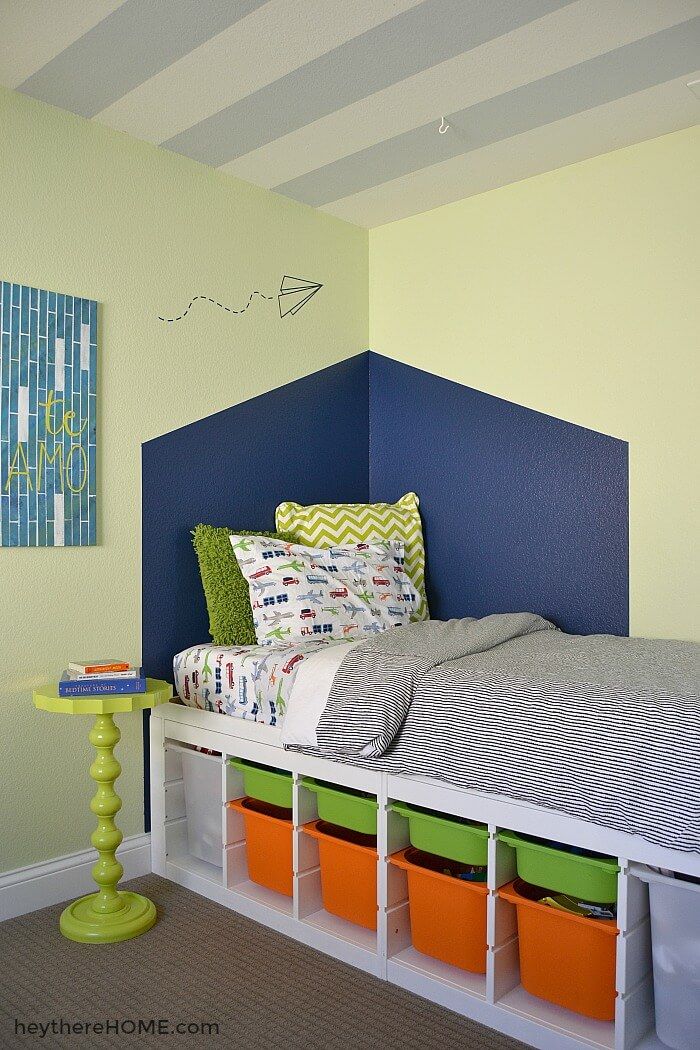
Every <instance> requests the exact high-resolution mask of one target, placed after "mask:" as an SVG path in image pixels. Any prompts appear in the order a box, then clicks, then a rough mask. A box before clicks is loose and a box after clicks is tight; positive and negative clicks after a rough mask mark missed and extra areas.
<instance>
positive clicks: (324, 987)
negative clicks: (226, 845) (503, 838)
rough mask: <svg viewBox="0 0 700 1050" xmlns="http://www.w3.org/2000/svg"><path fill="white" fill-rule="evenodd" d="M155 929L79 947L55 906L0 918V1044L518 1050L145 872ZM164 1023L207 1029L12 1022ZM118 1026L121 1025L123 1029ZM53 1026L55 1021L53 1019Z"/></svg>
mask: <svg viewBox="0 0 700 1050" xmlns="http://www.w3.org/2000/svg"><path fill="white" fill-rule="evenodd" d="M129 885H130V886H131V887H132V888H134V889H138V890H140V891H141V892H142V893H146V894H147V895H148V896H149V897H151V898H152V900H154V901H155V903H156V904H157V906H158V911H159V919H158V922H157V924H156V926H155V927H154V928H153V929H152V930H151V931H150V932H149V933H147V934H145V935H144V936H142V937H137V938H136V939H135V940H133V941H125V942H124V943H122V944H112V945H80V944H73V943H72V942H71V941H66V940H65V939H64V938H63V937H62V936H61V935H60V933H59V931H58V916H59V914H60V912H61V910H62V906H61V905H58V906H56V907H53V908H46V909H44V910H43V911H37V912H32V913H31V914H29V915H24V916H21V917H20V918H18V919H10V920H9V921H8V922H4V923H0V1046H2V1047H3V1048H4V1047H23V1046H34V1047H46V1048H49V1047H71V1048H80V1050H82V1048H90V1050H92V1048H93V1047H94V1048H96V1050H97V1048H100V1047H120V1048H124V1047H132V1046H141V1047H144V1050H146V1048H148V1047H149V1046H152V1047H156V1046H158V1047H186V1046H196V1047H218V1046H222V1047H223V1046H225V1047H236V1048H239V1050H258V1048H259V1050H274V1048H277V1047H279V1048H280V1050H281V1048H285V1050H384V1048H387V1050H388V1048H391V1050H519V1048H522V1044H521V1043H518V1042H516V1041H515V1040H512V1039H509V1038H507V1037H506V1036H502V1035H500V1034H498V1033H496V1032H492V1031H491V1030H490V1029H486V1028H483V1027H482V1026H481V1025H477V1024H474V1023H473V1022H470V1021H467V1020H465V1019H463V1018H460V1017H458V1016H457V1015H456V1014H453V1013H450V1012H449V1011H448V1010H443V1009H442V1008H441V1007H438V1006H435V1005H433V1004H432V1003H428V1002H426V1001H425V1000H422V999H419V998H417V997H415V996H413V995H410V994H409V993H408V992H404V991H402V990H401V989H399V988H394V987H392V986H391V985H389V984H387V983H386V982H385V981H380V980H377V979H376V978H374V977H370V976H369V975H367V974H364V973H361V972H360V971H359V970H355V969H353V968H352V967H350V966H346V965H345V964H344V963H339V962H336V960H334V959H331V958H329V957H328V956H325V955H321V954H320V953H318V952H316V951H313V950H312V949H311V948H306V947H305V946H304V945H301V944H297V943H296V942H295V941H292V940H290V939H288V938H287V937H283V936H282V935H281V934H278V933H274V932H273V931H272V930H268V929H266V928H265V927H263V926H259V925H257V923H254V922H251V921H250V920H248V919H244V918H242V917H240V916H238V915H235V914H234V913H233V912H230V911H228V910H227V909H226V908H223V907H220V906H219V905H218V904H214V903H212V902H211V901H208V900H205V899H204V898H202V897H198V896H197V895H196V894H194V893H190V892H189V891H188V890H184V889H182V888H181V887H179V886H175V885H174V884H173V883H171V882H168V881H166V880H165V879H160V878H158V877H157V876H155V875H149V876H147V877H145V878H142V879H136V880H134V881H133V882H132V883H130V884H129ZM61 1019H63V1021H64V1022H70V1023H73V1024H74V1023H76V1022H91V1023H92V1024H94V1023H95V1022H106V1021H117V1020H118V1021H122V1022H124V1021H127V1022H128V1021H137V1022H138V1020H139V1019H142V1020H145V1021H150V1020H151V1019H154V1020H155V1021H156V1026H157V1025H158V1022H159V1021H160V1020H161V1019H162V1020H163V1021H164V1022H165V1026H166V1029H167V1031H168V1033H170V1032H171V1031H172V1029H174V1027H175V1026H176V1025H178V1024H184V1025H185V1026H187V1025H188V1024H191V1025H195V1026H196V1025H198V1024H199V1023H200V1022H207V1023H210V1024H214V1025H218V1034H216V1033H215V1031H214V1033H210V1034H208V1033H207V1032H206V1031H205V1032H200V1033H195V1031H194V1030H193V1031H192V1032H191V1034H187V1033H186V1032H185V1033H183V1034H177V1033H173V1034H167V1035H165V1036H162V1035H160V1036H159V1035H157V1034H142V1035H137V1034H129V1033H128V1032H126V1033H123V1034H119V1035H117V1034H115V1033H113V1032H112V1033H102V1034H100V1033H99V1032H97V1033H96V1032H94V1031H92V1030H91V1031H89V1032H88V1033H87V1034H79V1033H78V1034H68V1033H67V1032H64V1034H60V1032H59V1033H58V1034H53V1033H52V1032H51V1030H50V1029H49V1030H48V1031H47V1034H46V1035H45V1036H44V1037H43V1038H42V1037H40V1035H39V1034H38V1033H37V1034H31V1033H30V1032H29V1031H27V1032H26V1034H23V1032H22V1028H21V1027H19V1026H20V1025H25V1026H26V1025H28V1024H30V1023H31V1022H34V1023H43V1024H46V1023H47V1022H51V1021H55V1022H56V1025H57V1026H58V1024H59V1023H60V1021H61ZM126 1027H127V1028H128V1027H129V1026H128V1025H127V1026H126ZM64 1028H65V1025H64Z"/></svg>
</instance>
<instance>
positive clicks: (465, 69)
mask: <svg viewBox="0 0 700 1050" xmlns="http://www.w3.org/2000/svg"><path fill="white" fill-rule="evenodd" d="M697 11H698V3H697V0H666V2H665V3H663V4H659V3H658V0H616V3H614V4H611V3H610V0H579V2H578V3H576V4H573V5H571V6H570V7H565V8H562V9H561V10H560V11H555V12H553V13H552V14H550V15H546V16H545V17H543V18H540V19H538V20H537V21H535V22H532V23H529V24H528V25H525V26H522V27H521V28H519V29H516V30H514V31H513V32H511V33H508V34H506V35H505V36H502V37H499V38H497V39H495V40H491V41H488V42H487V43H486V44H483V45H481V46H480V47H478V48H475V49H474V50H473V51H470V52H467V53H465V54H463V55H459V56H458V57H457V58H454V59H450V60H449V61H447V62H443V63H441V64H440V65H438V66H433V67H432V68H431V69H428V70H425V71H424V72H422V73H418V74H416V76H413V77H409V78H407V79H406V80H403V81H401V83H399V84H395V85H392V86H391V87H389V88H386V89H385V90H383V91H379V92H377V93H376V94H374V95H371V96H369V97H368V98H366V99H362V100H360V101H359V102H357V103H354V104H353V105H351V106H347V107H346V108H344V109H341V110H338V111H336V112H335V113H331V114H329V115H328V116H327V117H323V118H322V119H321V120H317V121H315V122H314V123H313V124H308V125H306V127H303V128H300V129H299V130H298V131H294V132H292V133H290V134H289V135H285V136H283V137H282V138H279V139H276V140H275V141H274V142H271V143H269V144H267V145H266V146H263V147H261V148H260V149H258V150H254V151H253V152H252V153H249V154H247V155H246V156H245V157H239V158H238V159H236V160H234V161H231V162H230V163H228V164H225V165H223V168H222V170H224V171H227V172H230V173H231V174H233V175H236V176H238V177H239V178H242V179H247V180H248V181H250V182H254V183H256V184H257V185H260V186H265V187H267V188H270V187H272V186H278V185H281V184H282V183H284V182H287V181H289V180H290V179H293V178H297V177H298V176H300V175H304V174H306V173H307V172H310V171H314V170H316V169H317V168H320V167H323V166H324V165H326V164H330V163H332V162H333V161H336V160H339V159H341V158H343V157H346V156H349V155H351V154H353V153H356V152H358V151H359V150H362V149H365V148H367V147H368V146H372V145H375V144H376V143H378V142H384V141H385V140H386V139H388V138H392V137H394V136H395V135H399V134H401V133H402V132H405V131H410V130H412V129H413V128H416V127H420V126H421V125H423V124H425V123H426V122H428V121H430V120H431V119H433V118H435V119H437V118H438V117H439V115H440V114H441V113H450V112H454V111H457V110H460V109H463V108H466V107H467V106H471V105H474V104H476V103H478V102H481V101H483V100H485V99H489V98H495V97H496V96H497V95H499V94H502V93H504V92H506V91H510V90H512V89H513V88H517V87H520V86H522V85H524V84H529V83H532V82H533V81H535V80H539V79H541V78H542V77H545V76H548V75H550V74H552V73H556V72H559V71H560V70H564V69H568V68H569V67H570V66H573V65H576V64H578V63H580V62H584V61H586V60H587V59H590V58H594V57H595V56H597V55H600V54H603V53H605V52H608V51H612V50H614V49H616V48H618V47H622V46H624V45H625V44H629V43H633V42H634V41H636V40H641V39H642V38H643V37H646V36H649V35H651V34H652V33H656V32H659V31H660V30H663V29H666V28H668V27H669V26H673V25H678V24H679V23H681V22H683V21H685V20H686V19H688V18H691V17H692V16H693V15H694V14H697Z"/></svg>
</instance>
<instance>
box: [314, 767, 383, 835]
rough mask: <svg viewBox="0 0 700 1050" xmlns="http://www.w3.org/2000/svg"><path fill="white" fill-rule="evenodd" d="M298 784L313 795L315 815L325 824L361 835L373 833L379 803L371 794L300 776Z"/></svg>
mask: <svg viewBox="0 0 700 1050" xmlns="http://www.w3.org/2000/svg"><path fill="white" fill-rule="evenodd" d="M301 782H302V784H303V785H304V787H305V788H308V789H309V791H313V792H315V794H316V800H317V803H318V815H319V817H320V818H321V820H325V821H327V823H329V824H337V825H338V827H341V828H349V830H350V831H359V832H361V833H362V834H363V835H376V834H377V810H378V809H379V804H378V802H377V799H376V797H375V796H374V795H370V794H368V793H367V792H366V791H356V790H355V789H354V788H346V787H338V785H337V784H327V783H326V782H325V781H323V780H315V779H314V778H313V777H302V779H301Z"/></svg>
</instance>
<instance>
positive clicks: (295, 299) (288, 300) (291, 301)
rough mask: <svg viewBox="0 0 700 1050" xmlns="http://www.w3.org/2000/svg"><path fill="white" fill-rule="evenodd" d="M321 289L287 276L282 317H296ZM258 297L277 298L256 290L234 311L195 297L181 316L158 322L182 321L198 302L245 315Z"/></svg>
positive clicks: (281, 292)
mask: <svg viewBox="0 0 700 1050" xmlns="http://www.w3.org/2000/svg"><path fill="white" fill-rule="evenodd" d="M321 288H323V285H322V284H317V283H316V281H307V280H306V278H305V277H289V276H288V275H287V274H285V275H284V277H283V278H282V281H281V283H280V290H279V294H278V296H277V301H278V303H279V308H280V317H294V315H295V314H298V313H299V311H300V310H301V308H302V306H306V304H307V303H308V301H309V299H312V298H313V296H314V295H316V292H318V291H320V289H321ZM256 297H257V298H259V299H267V300H269V301H272V300H273V299H274V298H275V297H274V295H265V293H264V292H259V291H257V290H256V291H254V292H251V293H250V295H249V296H248V302H247V303H246V304H245V306H242V307H241V308H240V310H234V308H233V307H232V306H226V305H225V303H220V302H219V301H218V299H212V298H211V297H210V296H208V295H195V296H194V298H193V299H190V301H189V303H188V305H187V307H186V308H185V309H184V310H183V311H182V313H181V314H177V316H176V317H161V316H160V314H159V315H158V320H159V321H166V322H167V323H168V324H172V323H173V321H182V319H183V317H187V315H188V313H189V312H190V310H191V309H192V307H193V306H194V304H195V303H197V302H204V303H211V305H212V306H218V307H219V309H220V310H225V311H226V313H227V314H244V313H245V312H246V310H247V309H248V307H249V306H250V304H251V303H252V302H253V299H255V298H256Z"/></svg>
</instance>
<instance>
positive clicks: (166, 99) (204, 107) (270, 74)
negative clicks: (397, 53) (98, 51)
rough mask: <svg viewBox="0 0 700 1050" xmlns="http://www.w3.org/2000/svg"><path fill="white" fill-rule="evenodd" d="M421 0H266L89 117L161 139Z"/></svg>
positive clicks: (116, 127) (110, 125) (119, 128)
mask: <svg viewBox="0 0 700 1050" xmlns="http://www.w3.org/2000/svg"><path fill="white" fill-rule="evenodd" d="M420 2H421V0H374V2H373V3H371V4H348V3H347V0H270V2H269V3H267V4H265V5H264V6H263V7H261V8H259V9H258V10H256V11H253V12H252V13H251V14H249V15H248V16H247V17H246V18H244V19H242V20H241V21H240V22H238V23H236V25H234V26H231V27H230V29H225V30H224V31H223V32H222V33H219V34H218V35H217V36H215V37H213V38H212V39H211V40H208V41H206V43H204V44H202V45H201V46H200V47H198V48H196V49H195V50H194V51H191V52H190V53H189V54H187V55H185V56H184V57H183V58H181V59H179V60H178V61H177V62H174V63H173V64H172V65H170V66H168V68H167V69H164V70H162V72H160V73H157V74H156V75H155V76H153V77H151V78H150V79H149V80H147V81H145V82H144V83H143V84H140V85H139V86H138V87H136V88H134V89H133V90H132V91H130V92H129V93H128V94H127V95H125V96H124V97H123V98H120V99H119V100H118V101H117V102H114V103H113V104H112V105H111V106H108V107H107V108H106V109H104V110H103V111H102V112H101V113H100V114H98V116H97V119H98V120H99V121H100V122H101V123H103V124H107V125H109V127H112V128H115V129H117V130H118V131H125V132H127V133H128V134H130V135H134V136H136V137H137V138H141V139H145V140H147V141H148V142H155V143H159V142H164V141H166V140H167V139H169V138H171V137H172V136H174V135H177V134H178V133H179V132H181V131H184V130H186V129H187V128H190V127H192V125H194V124H197V123H199V121H201V120H204V119H205V117H208V116H211V114H213V113H218V112H219V110H221V109H223V108H225V107H226V106H229V105H231V104H232V103H234V102H237V101H238V100H239V99H241V98H245V97H246V96H247V95H250V94H252V93H253V92H254V91H258V90H259V89H260V88H262V87H265V86H266V85H267V84H271V83H272V82H273V81H275V80H278V79H280V78H281V77H283V76H285V75H286V74H287V73H290V72H291V71H292V70H295V69H298V68H299V67H300V66H303V65H305V64H306V63H307V62H311V61H312V60H313V59H315V58H318V57H319V56H320V55H323V54H325V53H326V52H327V51H330V50H332V49H333V48H335V47H338V46H339V45H340V44H344V43H345V42H346V41H347V40H351V39H352V38H353V37H356V36H359V35H360V34H361V33H364V32H366V30H368V29H372V28H373V27H375V26H377V25H380V24H381V23H382V22H385V21H387V20H388V19H390V18H393V17H395V15H397V14H400V13H401V12H402V11H406V10H408V9H409V8H411V7H415V6H416V5H417V4H418V3H420Z"/></svg>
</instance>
